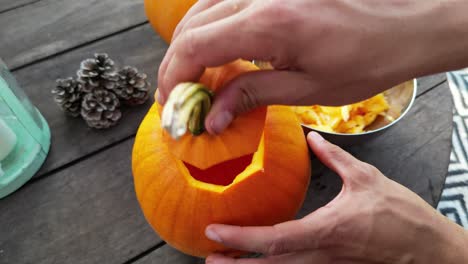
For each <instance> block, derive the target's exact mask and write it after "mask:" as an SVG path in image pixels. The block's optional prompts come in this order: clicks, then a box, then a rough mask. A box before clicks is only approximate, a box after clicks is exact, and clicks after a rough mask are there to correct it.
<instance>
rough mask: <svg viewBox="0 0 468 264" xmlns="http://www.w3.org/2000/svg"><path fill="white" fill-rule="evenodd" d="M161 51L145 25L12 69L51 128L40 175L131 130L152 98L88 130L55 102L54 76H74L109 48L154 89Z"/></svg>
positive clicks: (162, 45)
mask: <svg viewBox="0 0 468 264" xmlns="http://www.w3.org/2000/svg"><path fill="white" fill-rule="evenodd" d="M165 51H166V44H165V43H164V42H163V41H162V40H161V39H160V38H159V37H158V36H157V35H156V34H154V32H153V31H152V30H151V29H150V27H149V26H148V25H146V26H143V27H140V28H136V29H133V30H131V31H128V32H126V33H124V34H119V35H117V36H115V37H112V38H109V39H106V40H103V41H100V42H98V43H96V44H93V45H89V46H86V47H84V48H82V49H77V50H74V51H73V52H69V53H66V54H64V55H60V56H57V57H55V58H53V59H50V60H47V61H44V62H41V63H38V64H35V65H33V66H29V67H27V68H25V69H22V70H19V71H17V72H15V73H14V75H15V76H16V78H17V79H18V82H19V84H20V86H21V87H22V88H23V89H24V90H25V91H26V93H27V94H28V95H29V97H30V99H31V101H32V102H33V103H34V104H35V105H36V106H37V107H38V109H39V110H40V111H41V113H42V114H43V115H44V116H45V118H46V120H47V121H48V123H49V125H50V128H51V131H52V145H51V151H50V153H49V156H48V158H47V161H46V163H45V164H44V166H43V168H42V169H41V172H40V174H41V175H42V174H44V173H47V172H49V171H51V170H54V169H56V168H58V167H60V166H63V165H65V164H67V163H69V162H72V161H74V160H77V159H79V158H81V157H83V156H86V155H88V154H90V153H93V152H95V151H96V150H99V149H102V148H104V147H106V146H108V145H109V144H113V143H115V142H119V141H120V140H122V139H125V138H128V137H129V136H132V135H134V134H135V132H136V129H137V128H138V125H139V123H140V122H141V120H142V118H143V116H144V115H145V114H146V111H147V110H148V108H149V106H150V105H151V102H152V101H153V98H152V97H151V100H150V101H149V102H148V103H146V104H145V105H142V106H138V107H133V108H125V109H126V110H125V111H124V113H123V118H122V120H121V121H120V123H119V125H117V126H116V127H114V128H111V129H109V130H102V131H101V130H95V129H90V128H88V127H87V126H86V124H85V123H84V121H83V120H81V119H75V118H71V117H68V116H66V115H65V114H64V113H63V112H62V111H61V110H60V109H59V108H58V106H57V105H56V104H55V103H54V101H53V98H52V95H51V93H50V91H51V89H52V88H53V86H54V85H55V80H56V79H57V78H65V77H68V76H74V75H75V72H76V70H77V69H78V68H79V65H80V62H81V60H83V59H85V58H88V57H92V56H93V53H94V52H107V53H109V55H110V56H111V58H113V59H114V60H115V62H116V63H117V64H118V65H120V66H122V65H133V66H135V67H137V68H138V69H139V70H140V71H141V72H145V73H147V74H148V79H149V80H150V82H151V84H152V85H151V92H154V90H155V86H156V73H157V69H158V67H159V62H160V61H161V59H162V57H163V55H164V53H165Z"/></svg>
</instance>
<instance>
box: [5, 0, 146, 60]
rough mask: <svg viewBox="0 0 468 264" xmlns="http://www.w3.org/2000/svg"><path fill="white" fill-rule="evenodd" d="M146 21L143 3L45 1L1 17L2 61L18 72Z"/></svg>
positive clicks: (138, 0)
mask: <svg viewBox="0 0 468 264" xmlns="http://www.w3.org/2000/svg"><path fill="white" fill-rule="evenodd" d="M18 19H20V20H21V23H18ZM145 21H146V16H145V14H144V9H143V1H140V0H128V1H115V0H99V1H97V0H80V1H75V0H63V1H56V0H42V1H40V2H38V3H36V4H34V5H28V6H25V7H23V8H18V9H15V10H12V11H9V12H6V13H3V14H2V15H1V16H0V25H2V28H1V30H0V40H1V41H0V57H1V58H2V59H3V60H4V61H5V62H6V63H7V65H9V66H10V67H11V68H17V67H20V66H22V65H25V64H28V63H31V62H33V61H35V60H38V59H41V58H44V57H47V56H50V55H52V54H56V53H58V52H62V51H64V50H67V49H70V48H72V47H76V46H79V45H82V44H84V43H88V42H90V41H93V40H95V39H98V38H101V37H103V36H106V35H109V34H112V33H114V32H118V31H120V30H122V29H125V28H128V27H131V26H134V25H136V24H139V23H142V22H145Z"/></svg>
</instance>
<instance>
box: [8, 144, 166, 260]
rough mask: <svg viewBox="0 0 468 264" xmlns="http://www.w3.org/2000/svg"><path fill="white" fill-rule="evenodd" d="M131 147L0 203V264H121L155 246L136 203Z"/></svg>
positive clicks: (110, 151)
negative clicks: (131, 165)
mask: <svg viewBox="0 0 468 264" xmlns="http://www.w3.org/2000/svg"><path fill="white" fill-rule="evenodd" d="M132 144H133V140H127V141H125V142H124V143H122V144H119V145H118V146H116V147H113V148H111V149H108V150H106V151H104V152H102V153H100V154H98V155H95V156H93V157H92V158H90V159H87V160H85V161H82V162H80V163H78V164H76V165H74V166H72V167H70V168H67V169H65V170H62V171H60V172H58V173H56V174H54V175H53V176H51V177H47V178H45V179H43V180H40V181H36V182H34V183H33V184H29V185H26V186H25V187H23V188H22V189H20V190H19V191H17V192H16V193H15V194H14V195H11V196H9V197H7V198H5V199H3V200H0V208H1V214H0V226H1V227H2V228H0V249H1V253H0V263H16V264H20V263H35V264H42V263H44V264H50V263H86V264H88V263H123V262H125V261H126V260H128V259H129V258H131V257H132V256H133V255H137V254H138V253H140V252H141V251H143V250H144V249H146V248H150V247H151V246H152V245H155V244H157V243H158V242H160V241H161V240H160V239H159V238H158V237H157V236H156V235H155V233H154V232H153V231H152V229H151V228H150V226H149V225H148V224H147V223H146V221H145V219H144V217H143V215H142V213H141V212H140V209H139V206H138V203H137V201H136V197H135V193H134V187H133V178H132V175H131V169H130V156H131V155H130V153H131V148H132Z"/></svg>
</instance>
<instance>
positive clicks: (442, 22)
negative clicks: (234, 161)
mask: <svg viewBox="0 0 468 264" xmlns="http://www.w3.org/2000/svg"><path fill="white" fill-rule="evenodd" d="M431 2H433V5H432V7H431V8H430V11H429V12H428V13H427V14H426V16H425V17H424V18H423V21H421V23H420V24H419V27H420V28H419V30H420V31H421V37H422V38H421V41H422V43H421V44H420V45H421V47H420V49H419V52H418V51H416V54H418V55H419V57H420V58H421V59H420V65H418V67H420V69H421V72H418V75H427V74H432V73H438V72H445V71H450V70H456V69H460V68H464V67H468V15H467V13H466V12H467V10H468V1H466V0H439V1H431ZM416 34H418V32H416Z"/></svg>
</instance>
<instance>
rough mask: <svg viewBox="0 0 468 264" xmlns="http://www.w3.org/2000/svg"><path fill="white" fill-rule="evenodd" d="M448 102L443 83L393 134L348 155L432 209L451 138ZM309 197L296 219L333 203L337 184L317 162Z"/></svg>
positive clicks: (448, 97)
mask: <svg viewBox="0 0 468 264" xmlns="http://www.w3.org/2000/svg"><path fill="white" fill-rule="evenodd" d="M451 100H452V98H451V96H450V91H449V89H448V84H447V83H446V82H445V83H443V84H441V85H439V86H438V87H436V88H435V89H433V90H431V91H429V92H428V93H426V94H425V95H423V96H422V97H420V98H418V99H417V100H416V103H415V105H414V108H413V109H412V110H411V111H410V113H409V114H408V116H407V117H405V118H404V119H402V120H401V121H400V122H401V123H399V124H397V125H396V126H395V127H394V128H393V129H392V130H389V131H388V132H387V133H386V134H383V135H381V136H380V137H378V138H375V139H374V140H372V141H370V142H368V143H367V144H363V145H360V146H353V147H349V148H348V150H349V151H350V152H351V153H352V154H354V155H355V156H356V157H357V158H359V159H361V160H363V161H365V162H368V163H370V164H373V165H374V166H376V167H377V168H378V169H380V170H381V171H382V172H383V173H384V174H385V175H386V176H387V177H389V178H391V179H393V180H395V181H397V182H399V183H401V184H403V185H404V186H406V187H408V188H409V189H411V190H412V191H414V192H415V193H417V194H418V195H419V196H421V197H422V198H423V199H424V200H426V201H427V202H428V203H430V204H431V205H433V206H436V205H437V203H438V201H439V199H440V194H441V191H442V188H443V185H444V181H445V177H446V174H447V169H448V168H447V167H448V163H449V157H450V149H451V137H452V111H451V110H452V102H451ZM313 172H314V173H313V176H312V181H311V185H310V188H309V193H308V195H307V199H306V201H305V203H304V206H303V208H302V210H301V212H300V213H299V216H304V215H306V214H308V213H310V212H312V211H314V210H316V209H317V208H319V207H321V206H323V205H325V204H327V203H328V202H329V201H331V200H332V199H333V198H334V197H335V196H336V195H337V194H338V193H339V192H340V190H341V179H340V178H339V177H338V175H336V174H335V173H333V172H331V171H330V170H329V169H328V168H324V166H323V165H322V164H320V163H319V162H318V161H317V160H314V163H313Z"/></svg>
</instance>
